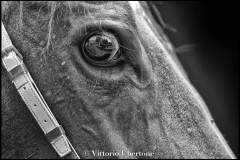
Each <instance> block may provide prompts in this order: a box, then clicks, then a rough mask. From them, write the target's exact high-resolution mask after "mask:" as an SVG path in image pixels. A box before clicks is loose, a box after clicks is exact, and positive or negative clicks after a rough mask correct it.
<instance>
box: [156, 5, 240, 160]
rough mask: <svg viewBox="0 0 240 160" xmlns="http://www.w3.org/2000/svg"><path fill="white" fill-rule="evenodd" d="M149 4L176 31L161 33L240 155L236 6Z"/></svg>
mask: <svg viewBox="0 0 240 160" xmlns="http://www.w3.org/2000/svg"><path fill="white" fill-rule="evenodd" d="M153 3H155V4H156V5H157V8H158V10H159V11H160V13H161V17H162V19H163V20H164V21H165V22H166V23H167V24H170V25H171V26H172V27H173V28H175V29H176V30H177V31H176V32H174V31H169V30H167V29H166V30H165V32H166V33H167V35H168V37H169V39H170V40H171V41H172V43H173V45H174V46H175V47H176V48H178V49H177V50H178V51H179V53H178V57H179V59H180V61H181V62H182V64H183V66H184V68H185V70H186V71H187V73H188V76H189V78H190V80H191V82H192V84H193V85H194V86H195V88H196V89H197V90H198V92H199V93H200V94H201V96H202V97H203V99H204V100H205V102H206V104H207V106H208V108H209V110H210V112H211V114H212V116H213V118H214V120H215V122H216V124H217V126H218V128H219V129H220V131H221V132H222V134H223V136H224V137H225V139H226V140H227V142H228V144H229V145H230V147H231V148H232V150H233V152H234V153H235V155H236V156H237V157H239V108H238V106H239V103H238V90H239V83H238V80H239V59H238V56H239V55H238V54H239V53H238V52H239V41H238V40H239V34H238V33H239V29H240V28H239V26H238V24H237V23H238V22H237V21H238V19H237V18H238V17H237V15H238V14H237V11H238V9H236V6H237V4H234V3H232V2H231V3H228V2H226V1H224V3H221V2H218V3H214V4H213V3H208V2H207V1H203V2H201V1H185V2H184V1H181V2H175V1H163V2H157V1H154V2H153ZM234 7H235V8H234ZM183 45H185V47H184V46H183ZM186 45H187V46H188V47H187V46H186ZM180 46H182V47H180ZM179 47H180V48H179Z"/></svg>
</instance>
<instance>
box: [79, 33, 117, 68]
mask: <svg viewBox="0 0 240 160" xmlns="http://www.w3.org/2000/svg"><path fill="white" fill-rule="evenodd" d="M83 54H84V57H85V58H86V60H87V61H88V62H90V63H91V64H93V65H97V66H112V65H114V64H115V63H116V62H117V61H118V59H119V57H120V49H119V43H118V40H117V39H116V37H115V36H114V35H113V34H111V33H108V32H97V33H92V34H91V35H89V36H88V37H87V38H86V39H85V42H84V43H83Z"/></svg>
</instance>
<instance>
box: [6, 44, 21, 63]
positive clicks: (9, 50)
mask: <svg viewBox="0 0 240 160" xmlns="http://www.w3.org/2000/svg"><path fill="white" fill-rule="evenodd" d="M12 51H13V52H15V53H16V55H17V56H18V57H19V58H20V59H21V60H22V59H23V56H22V55H21V53H20V52H18V50H17V49H16V48H15V47H14V46H9V47H7V48H5V49H4V50H2V54H1V57H2V58H3V57H5V56H8V54H9V53H10V52H12Z"/></svg>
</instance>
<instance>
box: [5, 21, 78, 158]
mask: <svg viewBox="0 0 240 160" xmlns="http://www.w3.org/2000/svg"><path fill="white" fill-rule="evenodd" d="M1 29H2V41H1V42H2V46H1V48H2V49H1V50H2V53H1V57H2V66H3V67H4V68H5V69H6V70H7V73H8V75H9V77H10V79H11V81H12V83H13V84H14V86H15V87H16V89H17V91H18V93H19V94H20V96H21V98H22V99H23V101H24V102H25V104H26V106H27V108H28V109H29V111H30V112H31V114H32V115H33V117H34V118H35V120H36V121H37V123H38V125H39V126H40V128H41V129H42V131H43V132H44V134H45V136H46V138H47V140H48V141H49V143H50V144H51V145H52V146H53V148H54V149H55V151H56V152H57V153H58V155H59V156H60V157H61V158H62V157H64V156H66V155H68V154H69V153H71V152H72V153H73V154H75V157H76V158H79V156H78V155H77V152H76V151H75V150H74V148H73V147H72V145H71V143H70V142H69V140H68V138H67V137H66V135H65V132H64V130H63V128H62V126H61V125H59V123H58V121H57V120H56V118H55V117H54V115H53V113H52V112H51V110H50V108H49V107H48V105H47V103H46V101H45V100H44V99H43V97H42V95H41V93H40V91H39V90H38V88H37V86H36V84H35V83H34V81H33V79H32V77H31V75H30V73H29V72H28V70H27V68H26V66H25V64H24V63H23V59H22V56H21V54H20V53H19V52H18V50H17V49H16V48H15V47H14V46H13V44H12V42H11V40H10V38H9V36H8V33H7V31H6V29H5V27H4V25H3V23H2V22H1Z"/></svg>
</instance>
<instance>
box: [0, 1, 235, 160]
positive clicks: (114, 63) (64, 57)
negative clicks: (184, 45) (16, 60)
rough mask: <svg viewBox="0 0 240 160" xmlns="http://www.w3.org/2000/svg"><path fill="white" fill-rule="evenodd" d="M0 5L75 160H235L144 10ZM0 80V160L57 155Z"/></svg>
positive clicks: (104, 5) (79, 4)
mask: <svg viewBox="0 0 240 160" xmlns="http://www.w3.org/2000/svg"><path fill="white" fill-rule="evenodd" d="M1 4H2V5H1V9H2V11H1V12H2V14H1V15H2V17H1V20H2V22H3V24H4V26H5V28H6V30H7V32H8V34H9V36H10V38H11V40H12V42H13V44H14V46H15V47H16V48H17V50H18V51H19V52H20V53H21V54H22V56H23V60H24V63H25V65H26V66H27V68H28V70H29V72H30V74H31V76H32V77H33V79H34V81H35V83H36V85H37V86H38V88H39V90H40V92H41V93H42V95H43V97H44V99H45V100H46V102H47V103H48V105H49V107H50V109H51V111H52V112H53V114H54V116H55V117H56V119H57V120H58V121H59V122H60V124H61V125H62V126H63V128H64V129H65V132H66V135H67V136H68V138H69V140H70V141H71V143H72V145H73V146H74V148H75V150H76V152H77V153H78V154H79V156H80V158H94V159H95V158H97V159H98V158H100V159H101V158H133V159H135V158H151V159H152V158H235V155H234V154H233V152H232V151H231V149H230V147H229V146H228V144H227V142H226V140H225V139H224V137H223V135H222V134H221V132H220V131H219V130H218V128H217V126H216V124H215V122H214V120H213V118H212V116H211V114H210V112H209V110H208V108H207V106H206V104H205V103H204V101H203V99H202V98H201V96H200V95H199V93H198V92H197V91H196V89H195V88H194V87H193V85H192V84H191V82H190V80H189V79H188V77H187V74H186V73H185V71H184V69H183V67H182V66H181V63H180V62H179V60H178V59H177V56H176V54H175V52H174V48H173V46H172V44H171V42H170V41H169V39H168V38H167V36H166V34H165V33H164V30H163V29H162V27H161V26H160V25H159V24H158V23H157V22H156V20H155V19H154V17H153V15H152V13H151V12H150V10H149V6H148V3H146V2H137V1H129V2H127V1H124V2H120V1H116V2H107V1H99V2H94V1H89V2H88V1H85V2H83V1H72V2H64V1H62V2H60V1H59V2H51V1H49V2H38V1H35V2H27V1H26V2H22V1H20V2H10V1H9V2H8V1H6V2H5V1H2V2H1ZM1 78H2V81H1V87H2V89H1V94H2V96H1V105H2V126H1V129H2V130H1V133H2V135H1V139H2V143H1V148H2V149H1V155H2V156H1V157H2V158H26V159H28V158H39V159H42V158H48V159H50V158H58V155H57V154H56V152H55V151H54V149H53V148H52V147H51V146H50V145H49V144H48V142H47V140H46V138H45V137H44V134H43V133H42V131H41V129H40V128H39V126H38V124H37V123H36V121H35V120H34V118H33V116H32V115H31V114H30V112H29V111H28V109H27V107H26V105H25V103H24V102H23V101H22V99H21V97H20V96H19V95H18V93H17V91H16V89H15V88H14V86H13V85H12V84H11V81H10V80H9V78H8V75H7V72H6V70H4V69H3V70H2V74H1ZM70 158H76V157H74V156H73V157H70Z"/></svg>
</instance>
